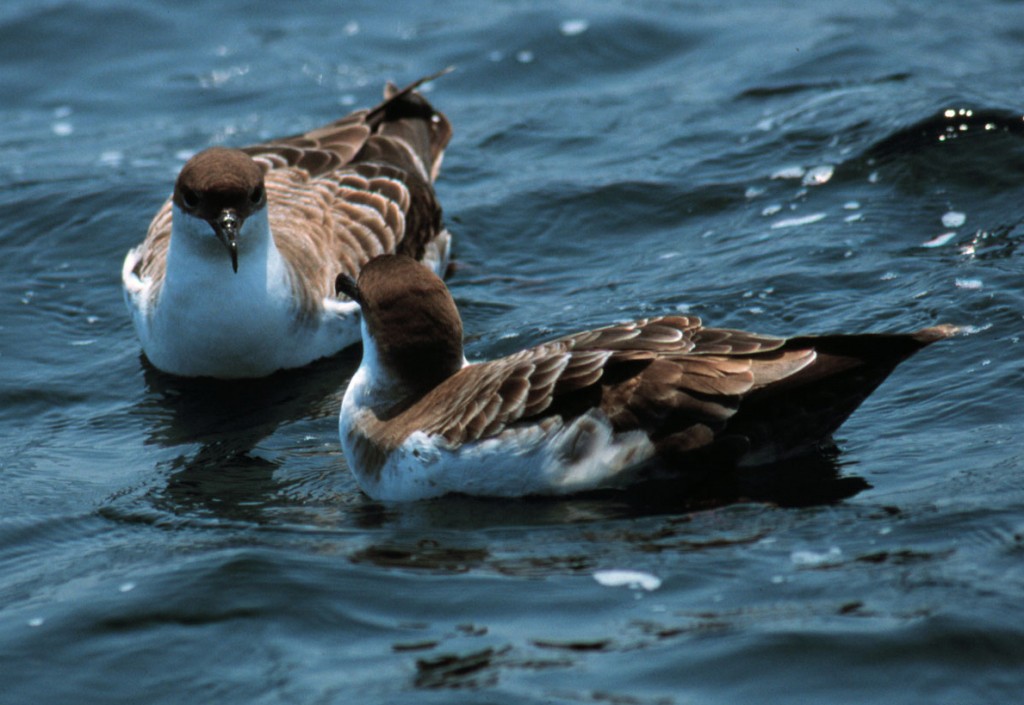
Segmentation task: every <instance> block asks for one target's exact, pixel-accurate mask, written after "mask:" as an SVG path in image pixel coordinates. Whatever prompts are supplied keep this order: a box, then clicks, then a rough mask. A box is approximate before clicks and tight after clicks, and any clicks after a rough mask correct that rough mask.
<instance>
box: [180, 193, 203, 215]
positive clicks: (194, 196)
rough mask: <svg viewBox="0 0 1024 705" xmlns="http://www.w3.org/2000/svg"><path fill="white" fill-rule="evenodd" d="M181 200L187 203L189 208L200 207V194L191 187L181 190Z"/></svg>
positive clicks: (186, 205)
mask: <svg viewBox="0 0 1024 705" xmlns="http://www.w3.org/2000/svg"><path fill="white" fill-rule="evenodd" d="M181 202H182V203H184V204H185V207H186V208H188V209H189V210H191V209H193V208H198V207H199V194H198V193H196V192H195V191H193V190H192V189H190V188H183V189H182V190H181Z"/></svg>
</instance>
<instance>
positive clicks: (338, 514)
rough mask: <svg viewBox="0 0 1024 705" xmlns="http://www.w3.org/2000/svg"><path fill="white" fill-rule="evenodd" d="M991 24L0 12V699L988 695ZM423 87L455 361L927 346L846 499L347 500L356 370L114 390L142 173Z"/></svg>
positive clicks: (1014, 273)
mask: <svg viewBox="0 0 1024 705" xmlns="http://www.w3.org/2000/svg"><path fill="white" fill-rule="evenodd" d="M1022 37H1024V13H1022V12H1021V6H1020V4H1019V3H1016V2H999V1H995V0H989V1H987V2H982V3H975V4H974V5H972V6H971V7H970V8H965V6H964V5H963V3H956V2H947V1H939V2H933V3H928V4H921V3H914V2H909V1H904V2H881V1H880V0H869V1H867V2H862V3H857V4H850V3H846V4H841V3H831V2H824V1H821V2H809V1H808V2H796V1H793V2H783V3H774V4H771V5H765V4H763V3H754V2H738V3H726V4H725V5H724V6H722V5H721V4H720V3H713V2H667V1H666V2H655V1H653V0H651V1H648V2H639V1H636V2H625V3H623V2H610V1H607V2H605V1H597V2H588V3H580V2H569V1H568V0H566V1H563V2H554V3H550V2H543V3H542V2H536V1H535V0H522V1H515V2H514V1H507V2H495V3H488V4H481V3H476V2H473V3H470V2H464V1H460V0H443V1H441V2H433V3H417V2H398V3H392V5H391V6H389V9H388V10H387V11H383V10H382V9H381V6H380V4H379V3H369V2H356V3H346V4H345V5H344V6H340V5H338V4H337V3H329V2H309V3H303V4H302V5H301V7H300V6H297V5H296V6H294V7H293V6H291V5H281V6H280V7H278V6H276V5H272V4H252V3H244V2H217V3H213V2H202V3H191V4H185V5H182V6H181V7H174V8H169V7H165V6H164V5H163V4H161V3H155V2H135V3H128V2H123V1H118V0H111V1H109V2H94V3H86V2H43V3H40V2H37V1H33V2H27V1H23V0H9V1H8V2H6V3H5V4H4V5H3V7H2V8H0V65H2V67H3V70H2V71H0V94H2V95H3V97H4V99H3V101H2V103H0V248H2V250H0V251H2V253H3V257H2V259H0V367H2V374H0V664H2V665H0V681H2V682H3V683H4V687H3V689H2V692H0V702H5V703H7V702H10V703H66V702H75V703H120V702H124V703H140V702H144V703H181V702H188V701H192V702H216V703H246V704H250V703H351V702H359V703H435V702H436V703H455V702H465V703H480V702H487V703H608V702H614V703H626V704H629V705H632V704H634V703H637V704H645V705H646V704H648V703H650V704H655V703H657V704H659V705H660V704H662V703H689V702H704V703H735V702H754V701H757V702H764V701H769V702H771V701H780V702H781V701H784V702H806V703H820V702H826V701H832V702H835V701H843V702H872V703H876V702H886V703H901V702H905V703H919V702H929V703H965V702H971V703H981V702H993V703H1005V702H1012V701H1014V700H1015V699H1018V698H1019V694H1020V692H1022V690H1024V677H1022V675H1021V674H1022V673H1024V668H1022V667H1024V646H1022V643H1024V620H1022V618H1021V604H1022V602H1024V568H1022V566H1024V561H1022V558H1024V489H1022V457H1024V445H1022V442H1021V440H1020V437H1021V433H1022V431H1024V424H1022V421H1021V416H1020V413H1019V408H1020V400H1021V398H1022V393H1024V363H1022V356H1021V354H1020V351H1021V342H1020V335H1021V329H1022V315H1024V296H1022V288H1021V284H1020V282H1021V276H1020V270H1021V243H1022V240H1024V215H1022V213H1024V211H1022V206H1021V204H1022V203H1024V198H1022V196H1024V187H1022V183H1024V179H1022V177H1024V167H1022V165H1024V135H1022V129H1021V127H1022V123H1021V115H1022V113H1024V105H1022V104H1021V95H1022V92H1021V89H1022V86H1021V78H1020V77H1021V76H1022V75H1024V58H1022V56H1024V55H1022V54H1021V52H1020V51H1019V48H1020V41H1021V38H1022ZM448 65H455V66H457V67H458V70H457V71H456V72H455V73H453V74H451V75H449V76H446V77H445V78H444V79H442V80H440V81H438V82H436V84H434V85H433V86H432V87H431V89H430V93H429V95H430V98H431V100H432V101H434V102H435V103H436V105H437V106H438V107H439V108H440V109H442V110H444V111H445V112H446V113H447V114H448V116H449V117H450V119H451V120H452V122H453V124H454V126H455V138H454V140H453V142H452V144H451V147H450V149H449V151H448V155H447V157H446V160H445V165H444V169H443V173H442V178H441V180H440V182H439V185H438V190H439V194H440V197H441V200H442V203H443V204H444V205H445V208H446V217H447V219H448V222H449V224H450V226H451V229H452V230H453V231H454V232H455V236H456V238H457V240H456V256H457V259H458V267H457V269H456V271H455V273H454V275H453V277H452V278H451V280H450V285H451V287H452V290H453V292H454V294H455V297H456V300H457V302H458V304H459V305H460V307H461V308H462V311H463V314H464V317H465V320H466V330H467V332H468V336H469V337H468V352H469V354H470V355H471V356H472V357H480V358H482V357H489V356H493V355H499V354H503V353H507V352H510V351H513V350H515V349H518V348H520V347H522V346H524V345H527V344H531V343H534V342H539V341H541V340H544V339H546V338H549V337H552V336H555V335H559V334H564V333H569V332H572V331H574V330H577V329H580V328H582V327H587V326H592V325H599V324H602V323H607V322H610V321H614V320H621V319H628V318H633V317H636V316H641V315H649V314H656V313H667V312H674V311H687V312H691V313H695V314H698V315H700V316H702V317H703V318H704V319H705V321H707V322H708V323H710V324H713V325H717V326H731V327H742V328H747V329H752V330H757V331H760V332H764V333H774V334H782V335H785V334H792V333H797V332H825V331H850V332H863V331H870V330H911V329H916V328H918V327H922V326H926V325H931V324H934V323H937V322H943V321H949V322H954V323H957V324H960V325H963V326H965V328H966V331H967V334H966V335H964V336H962V337H959V338H956V339H954V340H951V341H948V342H944V343H941V344H939V345H936V346H934V347H933V348H930V349H929V350H927V351H925V352H923V353H921V354H920V355H919V356H917V357H916V358H914V359H913V360H912V361H911V362H909V363H908V364H906V365H905V366H904V367H901V368H900V369H899V370H898V371H897V372H896V373H895V374H894V375H893V376H892V377H891V378H890V380H889V381H888V382H886V384H885V385H884V386H883V387H881V388H880V389H879V391H878V392H877V393H876V394H875V395H874V396H873V397H872V398H871V399H870V400H869V401H868V402H867V403H866V404H865V405H864V406H863V407H862V408H861V410H860V411H858V412H857V414H855V415H854V416H853V417H852V418H851V419H850V421H849V422H848V423H847V424H846V425H845V426H844V427H843V428H842V429H841V432H840V433H839V434H838V435H837V444H838V454H837V455H836V457H835V458H834V459H833V460H831V461H830V462H831V463H832V464H833V467H832V470H833V471H834V472H836V473H838V475H839V476H840V477H841V478H843V480H842V481H841V482H845V483H846V484H844V485H843V488H844V490H843V492H841V493H840V494H848V495H850V496H847V497H846V498H845V499H843V500H841V501H838V502H811V503H806V502H804V503H800V502H786V501H781V502H767V501H751V502H741V503H735V504H731V505H728V506H720V507H700V508H694V507H690V506H686V503H685V502H683V501H680V502H679V503H676V502H673V501H671V498H668V499H667V500H666V498H664V497H652V496H647V497H644V496H621V495H610V496H596V497H581V498H574V499H567V500H560V501H521V502H490V501H481V500H469V499H443V500H438V501H433V502H426V503H422V504H418V505H414V506H407V507H406V506H384V505H380V504H377V503H374V502H372V501H370V500H368V499H367V498H365V497H364V496H362V495H361V494H360V493H359V491H358V489H357V487H356V485H355V482H354V481H353V479H352V478H351V476H350V475H349V473H348V470H347V468H346V467H345V462H344V460H343V458H342V457H341V453H340V449H339V445H338V439H337V426H336V414H337V411H338V404H339V401H340V397H341V395H342V394H343V392H344V388H345V384H346V382H347V380H348V378H349V377H350V376H351V374H352V372H353V371H354V370H355V368H356V366H357V364H358V359H359V352H358V350H354V351H351V352H347V353H344V354H342V355H340V356H339V357H337V358H335V359H332V360H328V361H324V362H321V363H319V364H317V365H314V366H313V367H311V368H309V369H306V370H302V371H299V372H294V373H290V374H283V375H279V376H276V377H273V378H271V379H269V380H265V381H262V382H259V383H256V384H251V385H210V384H208V383H196V382H183V381H180V380H176V379H173V378H170V377H167V376H165V375H163V374H161V373H159V372H156V371H155V370H152V369H151V368H149V367H148V365H147V364H146V363H145V362H144V361H143V359H142V358H141V356H140V353H139V347H138V344H137V342H136V340H135V339H134V336H133V332H132V330H131V326H130V323H129V320H128V317H127V314H126V312H125V310H124V305H123V303H122V300H121V293H120V265H121V260H122V258H123V256H124V253H125V252H126V251H127V249H128V248H129V247H131V246H132V245H134V244H135V243H136V242H138V241H139V240H140V239H141V238H142V236H143V234H144V232H145V228H146V226H147V224H148V221H149V218H150V217H151V215H152V213H153V212H154V211H155V210H156V208H157V207H158V206H159V205H160V203H161V202H162V200H163V199H164V198H165V197H166V196H167V194H168V193H169V191H170V188H171V185H172V183H173V179H174V177H175V175H176V173H177V170H178V169H179V168H180V166H181V164H182V162H183V160H184V159H186V158H187V157H188V156H189V155H190V154H192V153H194V152H195V151H197V150H199V149H201V148H203V147H206V146H209V145H212V144H230V145H244V144H247V143H252V142H255V141H258V140H262V139H266V138H269V137H272V136H275V135H282V134H290V133H294V132H296V131H299V130H303V129H308V128H311V127H314V126H316V125H318V124H322V123H324V122H327V121H329V120H331V119H334V118H336V117H338V116H339V115H342V114H344V113H346V112H348V111H350V110H352V109H354V108H356V107H360V106H365V105H369V104H372V103H374V102H375V101H377V100H378V98H379V95H380V90H381V87H382V85H383V82H384V81H385V80H389V79H390V80H394V81H396V82H399V83H402V82H407V81H411V80H413V79H415V78H417V77H419V76H421V75H424V74H427V73H431V72H433V71H436V70H438V69H440V68H442V67H444V66H448ZM794 505H800V506H794ZM608 571H634V572H636V573H638V574H639V575H638V576H635V580H634V582H632V583H630V582H629V581H628V580H627V581H626V583H625V584H621V585H619V584H616V581H615V580H614V577H615V576H616V575H619V576H621V575H622V574H621V573H620V574H616V573H614V572H612V573H608ZM609 575H610V576H612V577H611V578H609ZM649 588H650V589H649Z"/></svg>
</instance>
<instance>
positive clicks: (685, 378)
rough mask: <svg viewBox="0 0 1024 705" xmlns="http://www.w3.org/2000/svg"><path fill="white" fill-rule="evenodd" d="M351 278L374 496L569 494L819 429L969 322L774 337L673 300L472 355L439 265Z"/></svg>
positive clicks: (361, 416) (389, 261) (675, 470)
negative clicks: (655, 309)
mask: <svg viewBox="0 0 1024 705" xmlns="http://www.w3.org/2000/svg"><path fill="white" fill-rule="evenodd" d="M339 288H340V289H341V290H342V291H343V292H345V293H346V294H347V295H348V296H349V297H351V298H352V300H354V301H356V302H357V303H358V304H359V305H360V307H361V308H362V312H363V317H362V322H361V327H362V338H363V357H362V362H361V364H360V366H359V368H358V370H357V371H356V373H355V375H354V376H353V377H352V380H351V381H350V383H349V385H348V388H347V389H346V391H345V396H344V399H343V401H342V406H341V413H340V418H339V433H340V437H341V446H342V450H343V452H344V455H345V459H346V461H347V463H348V465H349V467H350V468H351V470H352V472H353V473H354V474H355V477H356V479H357V481H358V483H359V485H360V487H361V488H362V489H363V491H364V492H365V493H366V494H368V495H369V496H370V497H372V498H375V499H380V500H385V501H407V500H418V499H424V498H429V497H436V496H440V495H444V494H447V493H459V494H466V495H480V496H498V497H518V496H526V495H564V494H569V493H573V492H581V491H588V490H595V489H602V488H615V487H624V486H626V485H629V484H633V483H637V482H640V481H643V480H646V479H651V478H658V479H665V478H668V479H669V480H671V481H676V482H677V485H678V486H679V487H681V488H689V489H691V490H694V491H697V490H699V488H700V487H701V486H702V485H703V484H705V483H708V482H711V481H713V480H714V477H715V475H716V474H721V473H723V472H727V471H728V470H729V468H737V467H743V466H757V465H761V464H768V463H772V462H777V461H780V460H785V459H788V458H792V457H795V456H797V455H799V454H801V453H805V452H807V450H809V449H811V448H813V447H815V446H816V445H817V444H819V443H821V442H822V441H824V440H825V439H827V438H828V436H829V435H830V434H831V433H832V432H833V431H834V430H835V429H836V428H838V426H839V425H840V424H841V423H842V422H843V421H844V420H845V419H846V418H847V417H848V416H849V415H850V414H851V413H852V412H853V411H854V409H856V408H857V406H858V405H859V404H860V403H861V402H862V401H863V400H864V399H865V398H866V397H867V396H868V395H869V394H870V393H871V392H872V391H873V390H874V389H875V388H876V387H877V386H878V385H879V384H880V383H881V382H882V381H883V380H884V379H885V378H886V377H887V376H888V375H889V373H890V372H891V371H892V370H893V369H894V368H895V367H896V365H897V364H898V363H899V362H901V361H902V360H904V359H906V358H907V357H909V356H910V355H912V354H913V353H914V352H916V351H917V350H919V349H921V348H923V347H924V346H926V345H928V344H929V343H932V342H935V341H937V340H941V339H943V338H947V337H949V336H951V335H953V334H954V333H955V332H956V328H954V327H953V326H949V325H939V326H935V327H931V328H924V329H922V330H919V331H917V332H916V333H909V334H860V335H823V336H799V337H794V338H788V339H787V338H779V337H774V336H768V335H758V334H756V333H747V332H743V331H739V330H725V329H716V328H705V327H704V326H703V325H702V324H701V321H700V319H698V318H696V317H694V316H679V315H673V316H662V317H658V318H647V319H642V320H637V321H633V322H630V323H621V324H616V325H611V326H608V327H605V328H598V329H596V330H588V331H584V332H581V333H576V334H573V335H568V336H565V337H561V338H557V339H555V340H552V341H550V342H547V343H543V344H540V345H537V346H535V347H531V348H528V349H526V350H522V351H520V352H517V353H513V354H511V355H508V356H506V357H502V358H499V359H495V360H490V361H486V362H478V363H474V364H468V363H467V362H466V359H465V357H464V354H463V341H462V323H461V320H460V317H459V312H458V309H457V308H456V305H455V302H454V300H453V299H452V296H451V294H450V293H449V291H448V289H447V287H446V286H445V284H444V282H442V281H441V279H439V278H438V277H436V276H435V275H434V274H432V273H431V272H429V271H428V270H427V269H426V268H424V267H422V266H420V265H418V264H417V263H416V262H415V261H414V260H412V259H410V258H408V257H404V256H401V255H383V256H380V257H376V258H374V259H372V260H371V261H370V262H369V263H368V264H367V265H366V266H365V267H364V268H363V270H362V271H361V272H360V274H359V277H358V280H354V279H352V278H351V277H344V276H343V277H341V278H340V279H339Z"/></svg>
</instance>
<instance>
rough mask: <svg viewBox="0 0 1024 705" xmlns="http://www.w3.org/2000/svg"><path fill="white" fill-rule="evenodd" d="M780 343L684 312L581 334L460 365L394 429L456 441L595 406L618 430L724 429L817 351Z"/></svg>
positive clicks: (661, 432) (564, 416) (571, 415)
mask: <svg viewBox="0 0 1024 705" xmlns="http://www.w3.org/2000/svg"><path fill="white" fill-rule="evenodd" d="M784 342H785V341H784V340H782V339H779V338H769V337H764V336H756V335H753V334H748V333H742V332H739V331H715V330H711V331H708V330H705V329H703V328H701V326H700V320H699V319H697V318H694V317H687V316H669V317H662V318H656V319H645V320H640V321H634V322H631V323H624V324H619V325H615V326H609V327H606V328H601V329H597V330H593V331H586V332H584V333H579V334H576V335H571V336H565V337H563V338H559V339H557V340H555V341H552V342H550V343H547V344H544V345H540V346H537V347H535V348H531V349H528V350H524V351H522V352H520V353H517V354H515V355H512V356H509V357H506V358H502V359H500V360H495V361H492V362H487V363H481V364H478V365H472V366H470V367H467V368H465V369H463V370H462V371H460V372H459V373H458V374H456V375H454V376H453V377H451V378H449V379H448V380H446V381H445V382H444V383H442V384H441V385H440V386H439V387H438V388H436V389H434V390H433V391H432V392H431V393H430V394H428V395H427V396H426V397H424V398H423V399H421V400H420V401H419V402H417V404H415V405H414V406H413V407H412V408H410V409H409V410H407V411H406V412H405V413H404V414H403V417H404V419H403V422H402V423H400V424H396V426H395V428H396V429H403V430H401V431H399V433H400V434H402V435H403V437H404V434H405V433H406V430H409V429H413V428H419V429H422V430H424V431H426V432H427V433H436V434H439V435H443V436H444V437H445V438H446V439H447V440H448V441H449V442H451V443H454V444H457V443H465V442H469V441H474V440H479V439H481V438H487V437H491V436H494V435H497V434H499V433H501V432H502V431H503V430H505V429H506V428H508V427H510V426H511V425H513V424H516V423H518V422H528V421H532V422H537V423H541V424H544V423H547V422H548V420H550V421H554V420H555V417H559V418H561V419H569V418H574V417H576V416H578V415H580V414H582V413H584V412H586V411H587V410H589V409H592V408H595V407H596V408H600V409H601V410H603V411H604V412H605V413H606V414H607V415H608V417H609V418H610V419H611V420H612V423H613V425H614V426H615V427H616V428H617V429H618V430H633V429H643V430H645V431H647V432H648V433H650V434H652V436H653V437H658V436H663V435H666V434H667V433H668V432H669V431H668V430H666V429H667V428H668V426H669V425H679V424H682V425H683V426H686V427H689V426H692V425H693V424H694V423H697V422H698V421H700V422H704V423H707V424H711V423H713V425H714V426H715V427H720V426H721V425H722V423H724V421H725V420H726V419H727V418H728V417H730V416H731V415H732V414H733V413H734V412H735V409H736V407H737V405H738V400H739V397H740V396H741V395H743V394H745V393H747V392H749V391H751V390H752V389H753V388H755V387H757V386H759V385H763V384H768V383H771V382H772V381H775V380H777V379H779V378H781V377H783V376H785V375H787V374H791V373H792V372H793V371H794V370H796V369H799V368H800V367H802V366H804V365H806V364H808V362H809V361H810V360H811V359H813V351H811V352H808V351H802V352H800V353H796V354H790V353H781V352H780V353H774V352H773V351H776V350H778V348H779V347H780V346H782V345H783V343H784ZM758 355H760V357H758ZM438 409H445V412H444V413H443V414H438V412H437V410H438ZM691 417H692V421H689V422H688V421H687V420H686V419H687V418H691ZM679 430H681V429H680V428H675V427H674V428H673V429H672V431H674V432H678V431H679ZM409 432H411V431H409ZM395 440H399V439H397V438H396V439H395Z"/></svg>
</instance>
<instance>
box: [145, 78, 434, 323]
mask: <svg viewBox="0 0 1024 705" xmlns="http://www.w3.org/2000/svg"><path fill="white" fill-rule="evenodd" d="M437 75H439V74H435V75H434V76H428V77H426V78H424V79H421V80H419V81H417V82H415V83H413V84H412V85H410V86H408V87H406V88H404V89H402V90H396V89H395V88H394V87H393V86H390V85H389V86H388V87H386V88H385V100H384V101H383V102H382V103H381V104H380V105H378V106H377V107H375V108H373V109H371V110H360V111H357V112H354V113H352V114H350V115H347V116H345V117H343V118H341V119H340V120H336V121H335V122H332V123H330V124H328V125H324V126H323V127H319V128H317V129H315V130H311V131H309V132H306V133H303V134H298V135H292V136H290V137H284V138H281V139H275V140H271V141H269V142H266V143H264V144H258V145H252V146H250V147H245V148H243V149H242V151H244V152H246V153H247V154H249V155H250V156H251V157H253V158H254V159H255V160H256V161H257V163H259V164H260V165H261V166H262V167H263V169H264V173H265V179H266V187H267V193H268V208H269V218H270V223H271V228H272V230H273V232H274V236H275V241H276V243H277V245H278V248H279V249H280V250H281V251H282V254H283V255H284V256H285V258H286V259H287V260H288V261H289V262H291V263H293V265H294V266H295V268H296V269H297V270H299V271H300V273H301V275H302V278H303V279H306V280H307V281H313V282H316V284H317V286H316V289H315V290H309V289H305V290H300V289H299V288H296V293H297V294H303V293H305V296H304V298H303V299H301V300H300V311H301V312H304V313H312V312H314V311H316V310H317V307H318V305H319V301H320V300H322V299H323V298H325V297H329V296H333V295H335V294H336V291H335V288H334V285H335V281H336V279H337V276H338V274H341V273H346V274H349V275H352V276H354V275H356V274H358V272H359V269H360V268H361V267H362V265H363V264H364V263H365V262H366V261H367V260H369V259H370V258H371V257H373V256H375V255H377V254H381V253H384V252H395V251H398V252H404V253H406V254H409V255H411V256H413V257H415V258H417V259H420V258H422V256H423V255H424V252H425V250H426V248H427V245H428V244H429V243H430V242H432V241H433V240H434V239H435V238H437V237H438V236H439V235H441V234H442V233H443V230H444V228H443V225H442V221H441V207H440V205H439V203H438V201H437V198H436V196H435V194H434V189H433V179H434V178H435V177H436V175H437V172H438V170H439V168H440V164H441V160H442V157H443V154H444V148H445V147H446V146H447V144H448V141H449V139H450V138H451V134H452V130H451V125H450V123H449V122H448V120H447V118H446V117H445V116H444V115H443V114H442V113H440V112H437V111H435V110H434V109H433V107H431V105H430V104H429V103H428V102H427V101H426V99H424V98H423V97H422V96H421V95H420V94H419V93H416V92H415V90H414V89H415V88H416V87H418V86H419V85H420V84H422V83H423V82H425V81H428V80H430V79H432V78H435V77H436V76H437ZM170 220H171V212H170V201H168V202H167V203H165V204H164V206H163V208H161V210H160V211H159V212H158V213H157V215H156V216H155V217H154V219H153V222H152V223H151V224H150V227H149V231H148V233H147V235H146V240H145V241H144V243H143V245H142V246H141V249H140V252H139V256H138V261H137V263H136V265H135V270H134V271H135V272H136V274H137V275H138V276H139V277H140V278H151V279H153V280H154V283H155V284H156V285H155V286H154V287H153V295H155V293H156V291H158V290H159V286H160V282H159V281H156V280H157V279H158V278H159V277H160V276H162V272H163V260H164V259H165V258H166V253H167V247H168V243H169V240H170V232H171V228H170Z"/></svg>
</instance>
